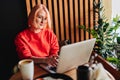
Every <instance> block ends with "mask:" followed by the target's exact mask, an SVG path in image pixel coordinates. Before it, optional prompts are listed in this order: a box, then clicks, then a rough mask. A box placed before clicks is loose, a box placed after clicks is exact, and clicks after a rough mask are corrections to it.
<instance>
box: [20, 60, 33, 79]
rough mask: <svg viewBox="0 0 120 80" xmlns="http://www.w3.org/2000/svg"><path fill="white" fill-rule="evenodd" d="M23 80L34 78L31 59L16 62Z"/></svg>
mask: <svg viewBox="0 0 120 80" xmlns="http://www.w3.org/2000/svg"><path fill="white" fill-rule="evenodd" d="M18 68H19V69H20V72H21V75H22V79H23V80H33V76H34V62H33V60H32V59H23V60H20V61H19V62H18Z"/></svg>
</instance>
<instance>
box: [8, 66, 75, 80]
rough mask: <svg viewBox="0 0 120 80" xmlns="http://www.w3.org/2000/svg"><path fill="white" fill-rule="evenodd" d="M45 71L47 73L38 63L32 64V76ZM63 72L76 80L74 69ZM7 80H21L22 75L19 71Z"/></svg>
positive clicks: (39, 74)
mask: <svg viewBox="0 0 120 80" xmlns="http://www.w3.org/2000/svg"><path fill="white" fill-rule="evenodd" d="M47 73H48V72H47V71H45V70H44V69H42V68H40V67H39V66H38V65H35V66H34V78H36V77H39V76H41V75H43V74H47ZM64 74H66V75H68V76H70V77H71V78H73V80H76V69H72V70H70V71H67V72H65V73H64ZM9 80H22V76H21V73H20V71H18V72H17V73H15V74H13V75H12V76H11V78H10V79H9Z"/></svg>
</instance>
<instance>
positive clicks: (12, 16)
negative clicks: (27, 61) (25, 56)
mask: <svg viewBox="0 0 120 80" xmlns="http://www.w3.org/2000/svg"><path fill="white" fill-rule="evenodd" d="M26 23H27V13H26V4H25V0H0V80H9V78H10V76H11V75H12V74H13V73H12V69H13V67H14V65H16V64H17V62H18V60H19V59H18V56H17V53H16V51H15V45H14V38H15V36H16V34H17V33H18V32H19V31H21V30H23V29H24V28H26Z"/></svg>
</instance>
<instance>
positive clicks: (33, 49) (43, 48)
mask: <svg viewBox="0 0 120 80" xmlns="http://www.w3.org/2000/svg"><path fill="white" fill-rule="evenodd" d="M15 45H16V51H17V53H18V56H19V58H20V59H24V58H31V56H35V57H46V56H50V55H56V54H57V53H58V51H59V45H58V40H57V37H56V35H55V34H54V33H53V31H52V30H51V29H44V30H42V31H41V32H39V33H34V32H32V31H30V30H28V29H25V30H24V31H22V32H20V33H19V34H18V35H17V36H16V38H15Z"/></svg>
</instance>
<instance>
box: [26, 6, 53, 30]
mask: <svg viewBox="0 0 120 80" xmlns="http://www.w3.org/2000/svg"><path fill="white" fill-rule="evenodd" d="M41 9H42V10H44V11H45V12H46V13H47V26H46V27H45V28H51V19H50V14H49V11H48V9H47V8H46V6H45V5H43V4H38V5H36V6H34V7H33V8H32V10H31V12H30V14H29V16H28V26H29V27H30V26H34V19H35V16H36V14H37V13H38V11H39V10H41Z"/></svg>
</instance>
